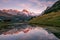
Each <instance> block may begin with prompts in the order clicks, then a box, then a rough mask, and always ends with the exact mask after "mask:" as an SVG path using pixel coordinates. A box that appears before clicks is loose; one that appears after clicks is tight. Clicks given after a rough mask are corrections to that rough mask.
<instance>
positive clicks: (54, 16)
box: [29, 11, 60, 38]
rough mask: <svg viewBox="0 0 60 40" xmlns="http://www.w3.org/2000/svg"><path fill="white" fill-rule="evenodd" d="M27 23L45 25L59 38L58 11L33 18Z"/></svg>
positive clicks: (59, 14) (59, 16) (59, 23)
mask: <svg viewBox="0 0 60 40" xmlns="http://www.w3.org/2000/svg"><path fill="white" fill-rule="evenodd" d="M29 24H36V25H43V26H47V27H45V28H48V29H49V30H50V31H51V32H52V33H54V34H55V35H56V36H57V37H59V38H60V11H58V12H52V13H49V14H45V15H43V16H40V17H37V18H33V19H32V20H30V21H29ZM49 26H52V27H49Z"/></svg>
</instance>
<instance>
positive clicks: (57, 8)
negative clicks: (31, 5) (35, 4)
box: [44, 0, 60, 14]
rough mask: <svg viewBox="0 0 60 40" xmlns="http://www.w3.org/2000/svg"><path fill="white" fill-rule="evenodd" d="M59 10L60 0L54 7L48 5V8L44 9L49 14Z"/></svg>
mask: <svg viewBox="0 0 60 40" xmlns="http://www.w3.org/2000/svg"><path fill="white" fill-rule="evenodd" d="M58 10H60V0H58V1H57V2H55V3H54V4H53V6H52V7H47V9H46V10H45V11H44V14H48V13H51V12H56V11H58Z"/></svg>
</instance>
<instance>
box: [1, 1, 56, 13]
mask: <svg viewBox="0 0 60 40" xmlns="http://www.w3.org/2000/svg"><path fill="white" fill-rule="evenodd" d="M56 1H57V0H0V9H15V10H23V9H27V10H29V11H31V12H35V13H41V12H42V11H44V10H45V9H46V8H47V7H48V6H52V5H53V4H54V3H55V2H56Z"/></svg>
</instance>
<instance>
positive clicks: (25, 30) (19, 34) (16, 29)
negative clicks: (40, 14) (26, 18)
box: [0, 24, 59, 40]
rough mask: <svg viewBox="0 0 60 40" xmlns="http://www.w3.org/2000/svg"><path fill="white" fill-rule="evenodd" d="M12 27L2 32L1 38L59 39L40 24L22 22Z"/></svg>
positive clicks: (16, 39) (3, 39) (14, 39)
mask: <svg viewBox="0 0 60 40" xmlns="http://www.w3.org/2000/svg"><path fill="white" fill-rule="evenodd" d="M11 27H12V28H10V29H6V31H4V32H0V34H1V35H0V40H59V39H58V38H57V37H56V36H55V35H54V34H53V33H51V32H48V31H47V30H45V29H44V28H41V27H38V26H31V25H27V24H21V25H12V26H11Z"/></svg>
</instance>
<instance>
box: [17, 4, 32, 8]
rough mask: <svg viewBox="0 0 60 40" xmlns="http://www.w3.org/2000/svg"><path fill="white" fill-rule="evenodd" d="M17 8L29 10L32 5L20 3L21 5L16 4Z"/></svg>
mask: <svg viewBox="0 0 60 40" xmlns="http://www.w3.org/2000/svg"><path fill="white" fill-rule="evenodd" d="M17 6H20V7H23V8H27V9H28V8H30V7H32V5H31V4H29V3H25V4H24V3H21V4H17Z"/></svg>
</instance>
